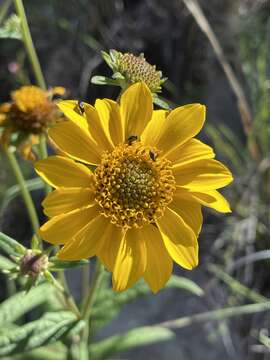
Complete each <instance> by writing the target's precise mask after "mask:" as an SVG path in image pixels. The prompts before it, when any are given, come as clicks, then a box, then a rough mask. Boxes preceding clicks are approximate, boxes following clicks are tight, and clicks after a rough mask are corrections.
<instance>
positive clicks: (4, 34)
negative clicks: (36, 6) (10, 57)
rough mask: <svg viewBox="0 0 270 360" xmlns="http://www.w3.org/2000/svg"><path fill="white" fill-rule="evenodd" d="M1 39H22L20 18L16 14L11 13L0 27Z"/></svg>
mask: <svg viewBox="0 0 270 360" xmlns="http://www.w3.org/2000/svg"><path fill="white" fill-rule="evenodd" d="M0 38H1V39H17V40H21V39H22V32H21V20H20V18H19V17H18V16H17V15H16V14H11V15H10V17H9V18H8V19H7V20H6V21H5V22H4V25H3V26H2V27H1V28H0Z"/></svg>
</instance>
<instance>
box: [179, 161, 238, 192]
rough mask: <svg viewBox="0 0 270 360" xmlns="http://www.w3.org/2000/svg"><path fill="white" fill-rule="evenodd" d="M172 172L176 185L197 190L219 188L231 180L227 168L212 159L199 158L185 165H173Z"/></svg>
mask: <svg viewBox="0 0 270 360" xmlns="http://www.w3.org/2000/svg"><path fill="white" fill-rule="evenodd" d="M173 173H174V176H175V180H176V185H177V186H183V187H185V188H188V189H190V190H192V191H198V192H204V191H205V190H213V189H219V188H221V187H224V186H226V185H228V184H229V183H230V182H231V181H232V180H233V178H232V174H231V172H230V171H229V169H228V168H227V167H226V166H225V165H223V164H222V163H221V162H219V161H217V160H213V159H206V160H199V161H195V162H194V163H190V164H187V165H185V166H181V165H175V166H173Z"/></svg>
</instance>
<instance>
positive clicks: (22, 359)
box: [3, 342, 67, 360]
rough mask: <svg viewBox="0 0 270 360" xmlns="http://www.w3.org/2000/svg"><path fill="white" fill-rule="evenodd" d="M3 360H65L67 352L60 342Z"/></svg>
mask: <svg viewBox="0 0 270 360" xmlns="http://www.w3.org/2000/svg"><path fill="white" fill-rule="evenodd" d="M3 360H67V351H66V348H65V347H64V345H62V344H61V343H60V342H58V343H55V344H52V345H51V346H46V347H41V348H39V349H35V350H32V351H27V352H25V353H22V354H18V355H17V354H16V355H11V357H4V358H3Z"/></svg>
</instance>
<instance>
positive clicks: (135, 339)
mask: <svg viewBox="0 0 270 360" xmlns="http://www.w3.org/2000/svg"><path fill="white" fill-rule="evenodd" d="M173 337H174V333H173V332H172V331H171V330H170V329H166V328H162V327H158V326H144V327H139V328H136V329H132V330H130V331H128V332H127V333H124V334H119V335H114V336H112V337H110V338H108V339H105V340H102V341H100V342H98V343H94V344H93V345H91V346H90V358H93V359H95V360H102V359H108V358H110V357H111V356H112V355H115V354H116V353H119V352H123V351H127V350H129V349H131V348H135V347H138V346H144V345H149V344H153V343H156V342H161V341H167V340H170V339H172V338H173Z"/></svg>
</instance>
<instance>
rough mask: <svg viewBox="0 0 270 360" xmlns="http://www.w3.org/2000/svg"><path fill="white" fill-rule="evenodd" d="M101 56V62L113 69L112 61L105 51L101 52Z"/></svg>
mask: <svg viewBox="0 0 270 360" xmlns="http://www.w3.org/2000/svg"><path fill="white" fill-rule="evenodd" d="M101 56H102V58H103V60H104V61H105V62H106V64H107V65H108V66H109V67H110V68H111V69H113V67H114V65H113V61H112V58H111V56H110V54H108V53H106V51H101Z"/></svg>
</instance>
